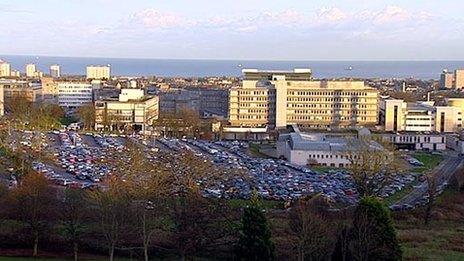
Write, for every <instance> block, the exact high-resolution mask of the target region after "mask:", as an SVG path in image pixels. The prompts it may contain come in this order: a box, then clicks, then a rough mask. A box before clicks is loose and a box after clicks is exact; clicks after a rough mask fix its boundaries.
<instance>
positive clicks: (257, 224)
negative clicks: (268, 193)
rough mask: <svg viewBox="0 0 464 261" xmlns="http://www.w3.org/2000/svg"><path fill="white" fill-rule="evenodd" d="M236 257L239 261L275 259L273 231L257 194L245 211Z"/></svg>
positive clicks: (253, 196) (254, 194)
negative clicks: (272, 239)
mask: <svg viewBox="0 0 464 261" xmlns="http://www.w3.org/2000/svg"><path fill="white" fill-rule="evenodd" d="M236 255H237V258H238V259H239V260H256V261H257V260H274V259H275V247H274V243H273V242H272V241H271V230H270V228H269V225H268V222H267V219H266V216H265V215H264V210H263V208H262V207H261V204H260V202H259V198H258V196H257V194H256V193H253V195H252V198H251V200H250V205H249V206H247V207H246V208H245V209H244V213H243V217H242V224H241V229H240V239H239V241H238V244H237V246H236Z"/></svg>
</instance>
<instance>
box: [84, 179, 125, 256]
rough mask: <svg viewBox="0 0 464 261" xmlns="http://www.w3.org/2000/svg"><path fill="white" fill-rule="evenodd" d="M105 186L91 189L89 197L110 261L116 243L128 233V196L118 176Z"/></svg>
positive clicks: (123, 183)
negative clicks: (104, 187)
mask: <svg viewBox="0 0 464 261" xmlns="http://www.w3.org/2000/svg"><path fill="white" fill-rule="evenodd" d="M107 186H108V187H107V188H106V189H101V190H95V191H92V192H91V193H90V194H89V198H90V200H91V202H92V203H93V205H94V207H95V211H96V213H97V216H98V217H99V219H100V229H101V232H102V234H103V236H104V238H105V239H106V243H107V246H108V252H109V257H110V261H113V260H114V250H115V248H116V245H117V244H118V243H119V241H120V240H121V237H123V236H128V235H129V233H128V232H129V231H130V230H129V229H128V226H129V224H128V222H127V221H128V220H130V216H131V214H130V212H129V211H128V210H130V197H129V193H128V191H129V189H128V188H127V183H125V182H124V181H123V180H122V179H120V178H118V177H115V176H113V177H111V178H110V179H109V180H108V184H107Z"/></svg>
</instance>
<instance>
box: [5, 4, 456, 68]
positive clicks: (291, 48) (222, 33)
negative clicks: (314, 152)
mask: <svg viewBox="0 0 464 261" xmlns="http://www.w3.org/2000/svg"><path fill="white" fill-rule="evenodd" d="M205 6H207V8H205ZM460 6H461V7H464V3H462V2H460V1H442V2H440V3H438V2H436V1H408V2H407V3H405V2H404V1H343V2H342V1H323V2H322V1H318V2H312V3H301V2H299V1H285V2H283V1H266V2H265V1H253V2H252V3H248V2H246V1H242V0H239V1H221V3H210V2H208V1H205V0H201V1H196V3H195V4H192V3H190V2H188V1H181V0H177V1H169V2H168V1H131V3H130V4H129V3H125V2H123V1H116V0H98V1H89V0H85V1H74V0H73V1H67V4H66V6H63V5H60V2H59V1H55V0H47V1H40V2H37V1H30V0H24V1H20V2H14V1H9V0H6V1H2V3H0V13H1V14H2V15H1V16H0V22H3V23H4V24H10V25H11V26H10V27H8V28H6V29H5V30H2V31H1V32H0V50H2V54H9V55H47V56H70V57H114V58H167V59H257V60H463V59H464V50H463V49H462V48H460V42H462V40H464V19H463V18H461V15H460V13H459V10H460V9H461V8H459V7H460ZM102 10H104V11H102ZM12 42H14V43H15V44H11V43H12Z"/></svg>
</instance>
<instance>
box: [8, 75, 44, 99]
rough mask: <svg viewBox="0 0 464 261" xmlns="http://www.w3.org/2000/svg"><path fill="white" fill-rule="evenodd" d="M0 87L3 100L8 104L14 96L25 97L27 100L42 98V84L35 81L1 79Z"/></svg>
mask: <svg viewBox="0 0 464 261" xmlns="http://www.w3.org/2000/svg"><path fill="white" fill-rule="evenodd" d="M0 88H2V89H3V97H4V102H5V103H6V104H9V103H10V102H11V101H12V100H13V99H14V98H17V97H21V98H25V99H26V100H27V101H29V102H40V101H41V100H42V86H41V85H40V84H37V83H30V82H28V81H17V80H2V81H0Z"/></svg>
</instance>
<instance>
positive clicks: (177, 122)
mask: <svg viewBox="0 0 464 261" xmlns="http://www.w3.org/2000/svg"><path fill="white" fill-rule="evenodd" d="M154 126H155V127H157V128H163V129H164V130H165V131H167V132H170V133H172V134H173V136H175V137H179V136H181V135H186V136H188V137H197V138H198V137H199V134H200V131H201V119H200V115H199V114H198V112H197V111H195V110H191V109H186V108H184V109H181V110H180V111H179V112H176V113H164V114H162V115H161V116H160V117H159V119H158V120H156V121H155V122H154Z"/></svg>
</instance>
